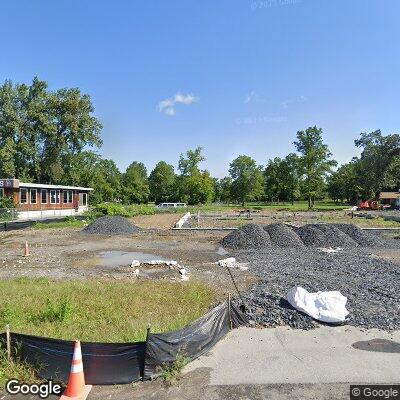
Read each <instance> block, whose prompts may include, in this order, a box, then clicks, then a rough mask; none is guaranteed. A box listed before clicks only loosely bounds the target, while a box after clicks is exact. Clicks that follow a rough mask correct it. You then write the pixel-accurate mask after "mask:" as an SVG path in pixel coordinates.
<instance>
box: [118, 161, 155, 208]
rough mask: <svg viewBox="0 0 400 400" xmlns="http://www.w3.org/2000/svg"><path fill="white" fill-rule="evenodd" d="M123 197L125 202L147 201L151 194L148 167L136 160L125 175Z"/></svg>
mask: <svg viewBox="0 0 400 400" xmlns="http://www.w3.org/2000/svg"><path fill="white" fill-rule="evenodd" d="M122 193H123V198H124V202H125V203H129V204H131V203H147V202H148V200H149V196H150V188H149V182H148V179H147V169H146V167H145V166H144V164H143V163H141V162H136V161H134V162H133V163H132V164H131V165H129V167H128V168H127V169H126V172H125V173H124V175H123V189H122Z"/></svg>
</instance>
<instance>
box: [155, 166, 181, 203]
mask: <svg viewBox="0 0 400 400" xmlns="http://www.w3.org/2000/svg"><path fill="white" fill-rule="evenodd" d="M175 179H176V175H175V172H174V167H173V166H172V165H170V164H167V163H166V162H165V161H160V162H159V163H158V164H157V165H156V166H155V168H154V169H153V171H151V173H150V176H149V185H150V196H151V199H152V200H154V201H155V202H156V203H157V204H158V203H162V202H165V201H169V200H174V199H173V197H174V187H175Z"/></svg>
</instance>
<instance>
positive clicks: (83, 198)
mask: <svg viewBox="0 0 400 400" xmlns="http://www.w3.org/2000/svg"><path fill="white" fill-rule="evenodd" d="M87 196H88V195H87V193H79V205H80V206H87Z"/></svg>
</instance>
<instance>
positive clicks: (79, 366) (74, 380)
mask: <svg viewBox="0 0 400 400" xmlns="http://www.w3.org/2000/svg"><path fill="white" fill-rule="evenodd" d="M91 389H92V385H85V375H84V373H83V363H82V351H81V342H80V341H79V340H75V348H74V356H73V357H72V365H71V372H70V374H69V379H68V385H67V389H66V390H65V392H64V394H63V395H62V396H61V398H60V400H70V399H74V400H75V399H76V400H84V399H86V397H87V396H88V394H89V392H90V390H91Z"/></svg>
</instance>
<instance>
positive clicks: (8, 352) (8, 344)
mask: <svg viewBox="0 0 400 400" xmlns="http://www.w3.org/2000/svg"><path fill="white" fill-rule="evenodd" d="M6 341H7V359H8V361H10V360H11V335H10V325H8V324H7V325H6Z"/></svg>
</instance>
